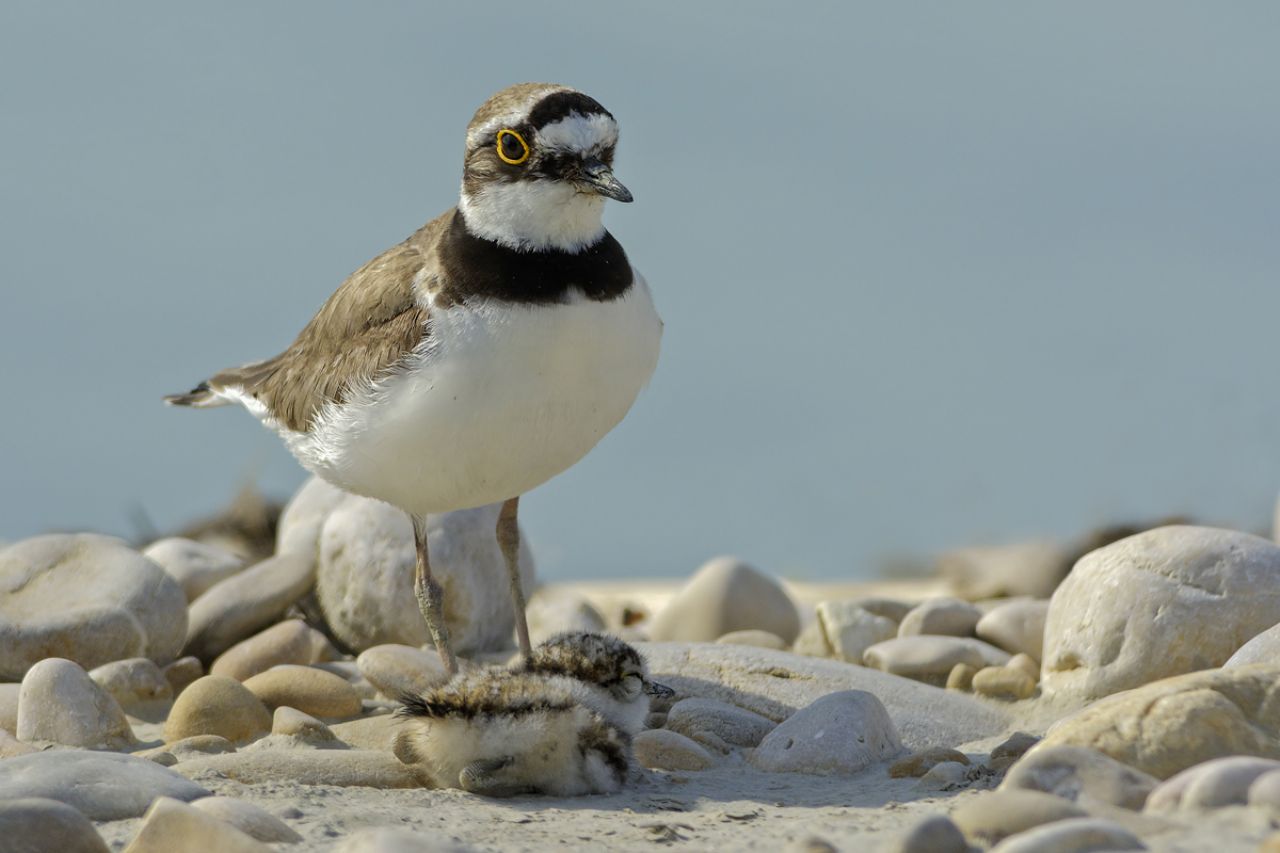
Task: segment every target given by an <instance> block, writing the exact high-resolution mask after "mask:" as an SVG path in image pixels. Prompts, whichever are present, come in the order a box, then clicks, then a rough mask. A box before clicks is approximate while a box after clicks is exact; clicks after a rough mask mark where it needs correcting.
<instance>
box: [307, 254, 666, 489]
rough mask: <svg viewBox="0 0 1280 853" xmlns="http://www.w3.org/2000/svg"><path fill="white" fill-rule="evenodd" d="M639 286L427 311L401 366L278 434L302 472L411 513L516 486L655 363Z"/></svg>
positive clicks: (544, 470)
mask: <svg viewBox="0 0 1280 853" xmlns="http://www.w3.org/2000/svg"><path fill="white" fill-rule="evenodd" d="M661 334H662V321H661V320H659V319H658V315H657V313H656V311H655V310H654V307H653V301H652V299H651V297H650V295H649V289H648V286H647V285H646V284H645V282H644V279H643V278H641V277H640V276H639V274H638V273H637V274H636V282H635V284H634V285H633V286H632V288H631V289H630V290H629V291H628V293H627V294H626V296H625V297H624V298H622V299H618V300H614V301H612V302H592V301H590V300H587V299H585V298H582V297H580V296H575V297H574V298H573V301H571V302H569V303H566V304H557V305H547V306H518V305H510V304H507V303H500V302H487V301H486V302H480V303H477V304H463V305H455V306H453V307H451V308H449V309H447V310H440V309H438V308H433V309H432V310H431V328H430V334H429V335H428V339H427V341H426V343H425V346H424V347H423V348H422V349H421V350H420V352H418V353H417V354H416V355H415V363H414V365H413V366H412V368H411V369H409V370H407V371H405V372H403V373H401V374H399V375H396V376H394V377H391V378H389V379H387V380H385V381H383V382H380V383H378V384H377V385H376V386H374V387H371V388H366V389H361V390H359V391H357V392H356V393H353V394H352V395H351V399H350V400H349V401H348V402H346V403H344V404H343V405H341V406H335V407H331V408H329V409H326V410H325V411H324V412H323V413H322V414H321V416H320V417H319V418H318V419H317V421H316V423H315V424H314V425H313V427H312V429H311V430H310V432H309V433H306V434H302V433H288V434H286V435H285V438H286V440H287V442H288V443H289V446H290V449H291V450H292V451H293V452H294V454H295V455H296V456H297V457H298V459H299V460H300V461H301V462H302V463H303V465H305V466H306V467H307V468H309V469H310V470H312V471H314V472H315V473H317V474H319V475H320V476H321V477H323V478H325V479H327V480H329V481H330V482H332V483H335V484H336V485H338V486H341V487H342V488H344V489H347V490H348V491H351V492H355V493H357V494H362V495H368V496H369V497H374V498H378V499H381V500H384V501H387V502H388V503H391V504H394V505H396V506H398V507H401V508H402V509H404V510H406V511H408V512H411V513H414V514H427V513H434V512H446V511H451V510H455V509H464V508H468V507H475V506H481V505H484V504H490V503H495V502H497V501H501V500H506V499H507V498H512V497H516V496H518V495H521V494H524V493H525V492H527V491H529V490H530V489H532V488H534V487H535V486H538V485H540V484H541V483H544V482H546V481H547V480H549V479H551V478H552V477H554V476H555V475H556V474H559V473H560V472H561V471H564V470H565V469H566V468H568V467H570V466H571V465H573V464H574V463H575V462H577V461H578V460H579V459H581V458H582V457H583V456H584V455H586V453H587V451H589V450H591V448H592V447H594V446H595V445H596V443H597V442H598V441H599V440H600V439H601V438H603V437H604V435H605V433H607V432H608V431H609V430H611V429H613V428H614V427H615V426H617V424H618V422H619V421H621V420H622V418H623V416H624V415H626V413H627V410H628V409H630V408H631V404H632V403H633V402H635V399H636V396H637V395H638V394H639V393H640V390H641V388H643V387H644V385H645V384H646V383H647V382H648V381H649V377H650V376H651V375H652V374H653V370H654V368H655V367H656V366H657V361H658V341H659V338H660V337H661Z"/></svg>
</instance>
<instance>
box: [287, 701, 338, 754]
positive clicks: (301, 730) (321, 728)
mask: <svg viewBox="0 0 1280 853" xmlns="http://www.w3.org/2000/svg"><path fill="white" fill-rule="evenodd" d="M271 733H272V734H273V735H286V736H289V737H296V738H298V739H299V740H301V741H303V742H304V743H310V744H327V743H333V742H335V741H337V739H338V737H337V735H335V734H334V733H333V731H332V730H331V729H330V728H329V727H328V726H326V725H325V724H324V723H322V722H320V721H319V720H317V719H316V718H315V717H313V716H311V715H310V714H304V713H303V712H301V711H299V710H298V709H297V708H290V707H289V706H288V705H281V706H280V707H279V708H276V711H275V714H274V715H273V716H272V718H271Z"/></svg>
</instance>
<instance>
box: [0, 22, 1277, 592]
mask: <svg viewBox="0 0 1280 853" xmlns="http://www.w3.org/2000/svg"><path fill="white" fill-rule="evenodd" d="M1277 45H1280V5H1278V4H1275V3H1267V2H1258V3H1248V2H1233V3H1229V4H1217V3H1170V2H1148V3H1139V2H1126V3H1112V2H1098V3H1059V4H1043V3H1037V4H1026V3H1015V2H1010V3H1005V4H972V3H964V4H958V3H935V4H928V3H912V4H903V3H883V4H876V5H871V4H852V3H823V4H806V5H797V4H786V5H785V6H784V5H783V4H775V5H762V4H757V3H739V2H734V3H715V4H695V3H659V4H653V3H630V4H625V5H624V4H601V3H592V4H585V3H584V4H573V3H532V2H530V3H505V2H484V3H471V4H466V5H463V4H456V5H449V6H446V5H443V4H427V3H376V2H375V3H360V4H354V3H317V2H306V3H303V2H294V3H259V2H252V3H249V2H235V3H232V2H218V3H204V4H186V3H172V2H155V3H111V4H108V3H97V2H83V3H60V2H41V3H36V2H28V3H17V2H14V3H6V4H4V5H3V6H0V81H3V82H2V83H0V123H2V125H0V128H2V129H0V146H3V147H2V149H0V154H2V156H0V287H3V301H2V302H0V388H2V390H3V401H4V402H3V403H2V404H0V406H2V407H3V412H2V415H0V463H2V469H0V470H2V474H3V486H2V490H0V537H7V538H15V537H19V536H24V535H28V534H31V533H35V532H38V531H42V530H45V529H49V528H98V529H103V530H108V531H113V532H119V533H124V534H130V533H132V528H131V523H130V513H131V511H132V509H133V508H134V507H135V506H141V507H142V508H143V509H144V510H145V512H146V513H147V514H148V515H149V516H150V517H151V518H152V519H153V520H154V522H155V523H156V524H157V525H159V526H160V527H162V528H164V527H171V526H173V525H176V524H178V523H180V522H182V521H184V520H187V519H190V518H191V517H193V516H195V515H199V514H202V513H204V512H207V511H210V510H212V509H214V508H216V507H218V506H219V505H221V504H222V503H223V502H224V501H225V500H226V499H227V498H229V497H230V496H231V495H232V494H233V493H234V492H235V491H236V489H237V487H238V485H239V484H240V483H241V482H243V481H244V480H246V479H247V478H256V479H257V480H258V481H259V482H260V483H261V484H262V486H263V487H264V488H265V489H267V490H268V491H269V492H272V493H275V494H280V495H285V494H288V493H289V492H290V491H291V490H292V489H293V488H294V487H295V486H296V485H297V484H298V483H299V482H300V481H301V479H302V474H301V471H300V469H298V468H297V466H296V465H295V464H294V463H293V461H292V459H291V458H290V457H289V456H288V455H287V453H286V452H285V451H284V450H283V449H282V447H281V446H280V445H279V444H278V442H277V440H276V439H275V437H274V436H272V435H270V434H269V433H267V432H266V431H265V430H263V429H261V428H260V427H259V426H257V425H256V424H255V423H254V422H253V421H252V420H251V419H250V418H249V417H247V416H246V415H244V414H243V413H241V412H238V411H235V410H230V409H228V410H222V411H218V412H184V411H173V410H168V409H165V408H163V407H161V405H160V404H159V398H160V395H161V394H163V393H165V392H170V391H180V390H184V389H186V388H188V387H189V386H190V385H191V384H193V383H194V382H195V381H197V380H199V379H201V378H203V377H204V376H205V375H207V374H208V373H209V372H211V371H213V370H215V369H218V368H221V367H224V366H228V365H230V364H234V363H237V362H239V361H243V360H248V359H252V358H257V357H263V356H267V355H270V354H273V353H274V352H276V351H278V350H279V349H281V348H282V347H283V346H284V345H286V344H287V343H288V342H289V341H290V340H291V339H292V337H293V335H294V334H295V333H296V332H297V330H298V329H299V328H300V327H301V325H302V324H303V323H304V322H305V320H306V318H307V317H308V316H310V314H311V312H312V311H313V310H314V309H315V308H316V307H317V306H318V305H319V304H320V302H321V301H322V300H323V299H324V298H325V297H326V296H327V295H328V294H329V293H330V292H331V291H332V290H333V288H334V287H336V286H337V284H338V283H339V282H340V281H341V280H342V278H343V277H345V276H346V274H347V273H349V272H350V271H351V270H353V269H355V268H356V267H357V266H359V265H360V264H361V263H363V262H364V261H365V260H366V259H368V258H369V257H371V256H372V255H374V254H375V253H377V252H379V251H380V250H382V249H384V248H386V247H387V246H389V245H391V244H392V243H395V242H397V241H398V240H400V239H401V238H402V237H404V236H405V235H406V234H408V233H409V232H410V231H412V230H413V229H414V228H416V227H417V226H418V225H419V224H421V223H422V222H423V221H425V220H426V219H428V218H430V217H432V216H434V215H435V214H436V213H438V212H439V211H441V210H443V209H444V208H446V207H448V206H449V205H450V204H452V203H453V201H454V199H455V196H456V191H457V184H458V178H459V170H460V161H461V147H462V130H463V127H464V125H465V124H466V122H467V120H468V119H469V117H470V115H471V112H472V111H473V110H474V108H475V107H476V106H477V105H478V104H479V103H480V102H481V101H482V100H483V99H484V98H485V97H487V96H488V95H489V94H490V93H491V92H492V91H494V90H496V89H498V88H500V87H502V86H504V85H507V84H509V83H513V82H517V81H522V80H554V81H561V82H565V83H569V84H572V85H576V86H578V87H580V88H582V89H584V90H585V91H587V92H589V93H590V94H592V95H593V96H595V97H596V98H598V99H599V100H601V101H602V102H603V103H604V104H605V105H606V106H608V107H609V108H610V109H611V110H612V111H613V112H614V113H615V114H616V115H617V117H618V118H619V120H620V121H621V123H622V128H623V136H622V149H621V153H620V156H619V161H618V165H619V168H618V173H619V176H620V177H621V178H622V179H623V180H624V181H625V182H626V184H627V185H628V186H629V187H631V188H632V190H633V191H634V192H635V196H636V199H637V201H636V203H635V204H634V205H631V206H626V207H624V206H620V205H611V209H610V210H609V212H608V215H607V221H608V224H609V226H610V227H611V229H612V230H613V231H614V233H615V234H617V235H618V236H619V238H620V239H621V240H622V242H623V243H624V245H625V246H626V247H627V249H628V251H629V253H630V254H631V256H632V258H633V259H634V261H635V262H636V263H637V264H638V265H639V266H640V267H641V269H643V270H644V272H645V273H646V275H647V277H648V278H649V280H650V282H651V284H652V286H653V289H654V291H655V292H656V294H657V298H658V300H659V306H660V309H661V311H662V313H663V315H664V317H665V318H666V323H667V326H666V339H665V342H664V352H663V357H662V363H661V366H660V368H659V371H658V374H657V376H656V377H655V379H654V381H653V385H652V387H651V388H650V390H649V391H648V392H647V393H646V394H645V395H644V396H643V397H642V398H641V400H640V401H639V403H638V404H637V405H636V407H635V409H634V411H633V412H632V414H631V416H630V417H629V419H628V420H627V421H626V422H625V423H624V425H623V426H622V427H621V428H620V429H618V430H617V431H616V432H615V433H614V434H612V435H611V436H609V438H607V439H606V440H605V442H604V443H603V444H602V445H601V446H600V447H599V449H598V450H597V451H596V452H595V453H594V454H592V455H591V456H589V457H588V458H587V460H586V461H585V462H584V463H582V464H581V465H580V466H578V467H577V468H575V469H574V470H572V471H570V472H569V473H567V474H565V475H564V476H562V477H560V478H559V479H557V480H555V481H554V482H552V483H550V484H548V485H547V486H545V487H543V488H541V489H539V490H538V491H536V492H535V493H533V494H532V495H531V496H530V497H529V498H528V500H527V501H526V502H525V504H524V508H525V518H526V528H527V530H528V532H529V534H530V536H531V537H532V538H533V542H534V546H535V548H536V550H537V552H538V554H539V556H540V558H541V563H542V569H543V573H544V575H547V576H552V577H585V576H624V575H630V574H636V575H641V574H650V575H682V574H685V573H686V572H688V571H689V570H690V569H691V568H693V567H694V566H696V565H697V564H698V563H699V562H700V561H701V560H703V559H704V558H706V557H708V556H711V555H713V554H715V553H718V552H736V553H739V554H741V555H743V556H745V557H747V558H749V559H751V560H753V561H755V562H757V563H758V564H760V565H762V566H764V567H766V568H769V569H773V570H776V571H780V572H784V573H787V574H791V575H793V576H801V577H830V578H839V577H857V576H866V575H868V574H870V573H872V572H874V571H875V570H876V567H877V566H878V565H879V563H880V561H881V560H882V559H883V558H884V557H886V556H887V555H893V554H900V553H929V552H931V551H934V550H936V549H938V548H941V547H944V546H946V545H949V544H954V543H966V542H978V541H983V540H987V539H1013V538H1017V537H1020V536H1025V535H1030V534H1039V533H1046V534H1055V535H1062V536H1066V535H1070V534H1073V533H1076V532H1077V531H1079V530H1081V529H1083V528H1085V527H1087V526H1089V525H1091V524H1094V523H1097V522H1102V521H1107V520H1112V519H1119V518H1127V517H1131V516H1138V517H1143V516H1151V515H1158V514H1162V513H1166V512H1171V511H1183V512H1190V513H1194V514H1195V515H1197V516H1199V517H1202V518H1205V519H1208V520H1214V521H1223V522H1229V523H1234V524H1239V525H1243V526H1250V527H1257V526H1260V525H1262V524H1263V523H1264V522H1265V520H1266V519H1267V518H1268V516H1269V514H1270V509H1271V505H1272V502H1273V498H1274V494H1275V492H1276V489H1277V486H1280V395H1277V393H1276V372H1277V371H1276V367H1275V363H1276V360H1277V355H1278V354H1280V335H1278V334H1277V323H1278V321H1280V289H1278V288H1277V286H1276V283H1277V272H1278V271H1280V166H1278V162H1280V160H1278V157H1280V154H1278V152H1280V48H1278V47H1277Z"/></svg>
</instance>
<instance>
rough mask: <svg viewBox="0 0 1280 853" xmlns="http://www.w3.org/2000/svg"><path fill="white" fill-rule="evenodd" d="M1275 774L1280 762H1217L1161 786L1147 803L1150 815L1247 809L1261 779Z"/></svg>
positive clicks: (1232, 758)
mask: <svg viewBox="0 0 1280 853" xmlns="http://www.w3.org/2000/svg"><path fill="white" fill-rule="evenodd" d="M1275 772H1280V761H1276V760H1274V759H1269V758H1252V757H1249V756H1244V755H1233V756H1229V757H1227V758H1215V759H1214V760H1212V761H1206V762H1204V763H1203V764H1197V765H1196V766H1194V767H1188V768H1187V769H1186V770H1183V771H1182V772H1181V773H1179V774H1177V775H1176V776H1172V777H1170V778H1169V779H1166V780H1165V781H1164V782H1161V783H1160V785H1159V786H1157V787H1156V789H1155V790H1153V791H1152V792H1151V796H1150V797H1149V798H1148V799H1147V811H1152V812H1162V811H1174V810H1177V809H1183V810H1193V809H1216V808H1221V807H1223V806H1234V805H1244V804H1245V803H1247V802H1248V800H1249V790H1250V786H1252V785H1253V783H1254V782H1255V781H1256V780H1257V779H1258V777H1260V776H1263V775H1265V774H1267V773H1275Z"/></svg>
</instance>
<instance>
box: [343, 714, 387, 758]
mask: <svg viewBox="0 0 1280 853" xmlns="http://www.w3.org/2000/svg"><path fill="white" fill-rule="evenodd" d="M403 728H404V726H403V725H402V721H401V720H400V718H398V717H396V716H394V715H392V714H380V715H378V716H374V717H361V718H360V719H358V720H349V721H347V722H345V723H334V724H333V725H332V726H330V727H329V730H330V731H332V732H333V733H334V734H335V735H337V737H338V739H339V740H341V741H342V742H343V743H345V744H349V745H350V746H354V747H355V748H356V749H379V750H383V751H385V752H390V751H391V750H392V749H393V747H394V744H393V743H392V741H393V740H394V739H395V736H396V735H397V734H399V733H400V731H401V730H402V729H403Z"/></svg>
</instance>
